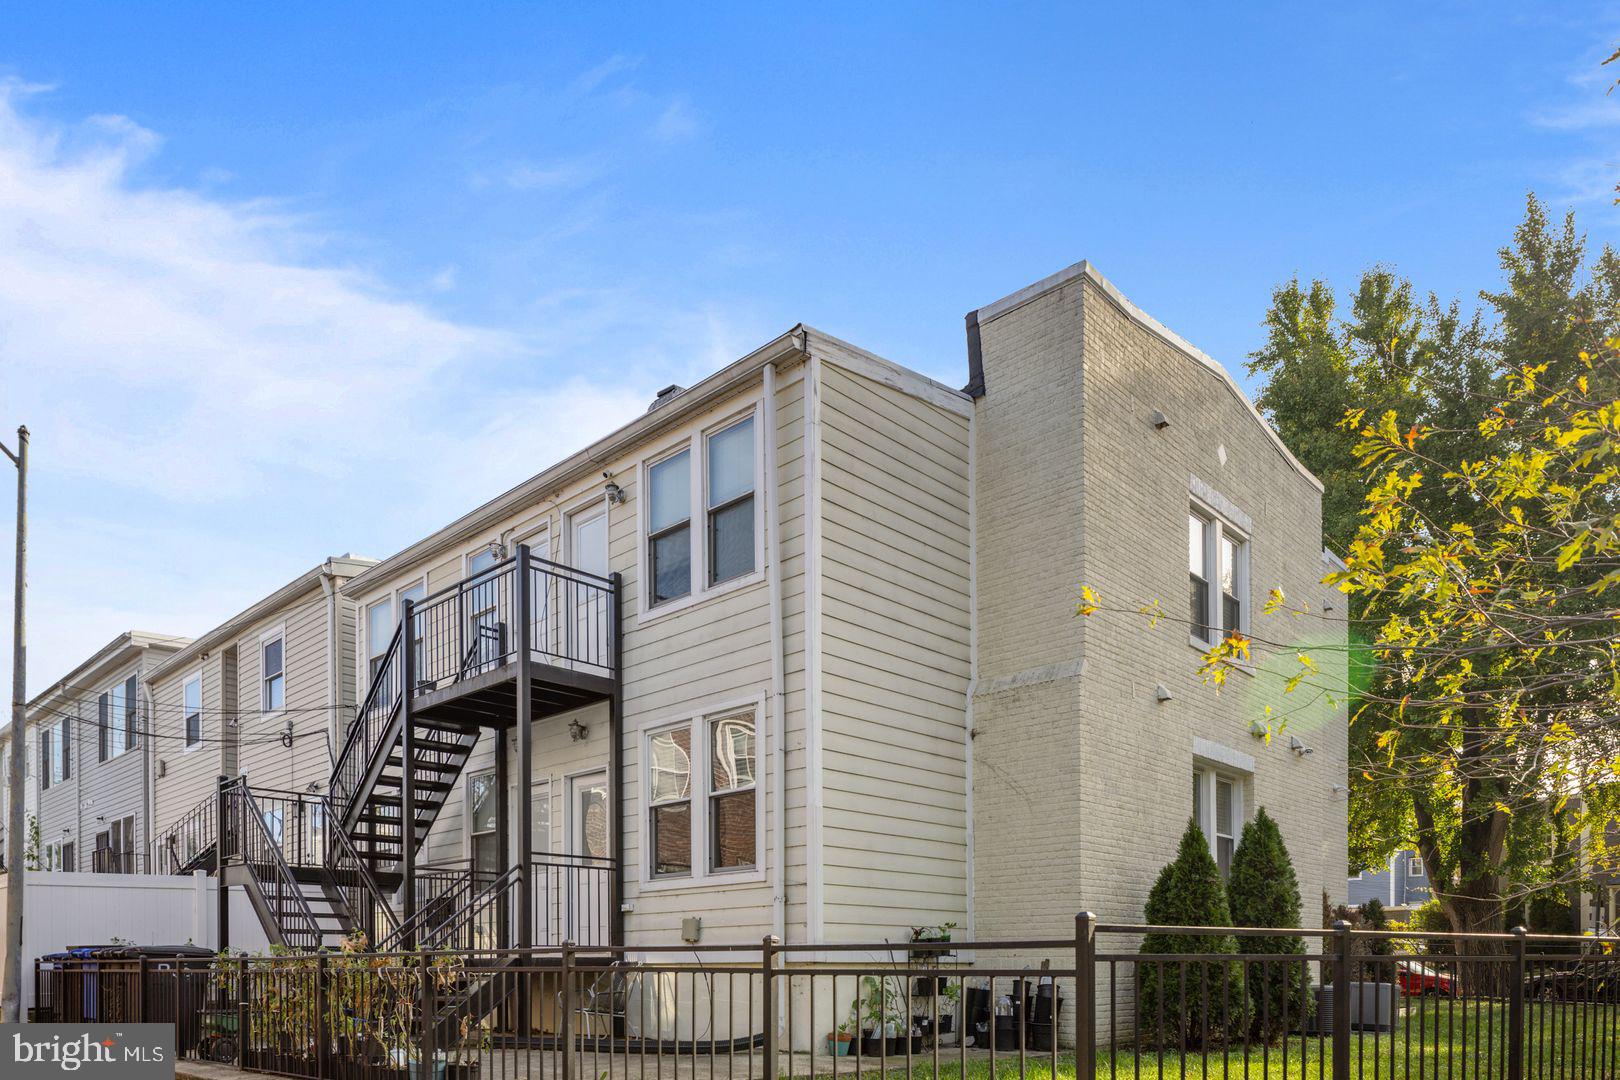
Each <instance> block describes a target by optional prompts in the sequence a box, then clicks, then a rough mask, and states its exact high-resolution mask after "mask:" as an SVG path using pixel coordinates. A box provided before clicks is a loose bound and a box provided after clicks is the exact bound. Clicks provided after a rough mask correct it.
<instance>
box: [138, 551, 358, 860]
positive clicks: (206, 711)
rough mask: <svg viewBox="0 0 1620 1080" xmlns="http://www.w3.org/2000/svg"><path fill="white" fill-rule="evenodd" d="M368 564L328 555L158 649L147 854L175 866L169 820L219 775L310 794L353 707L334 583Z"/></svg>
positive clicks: (325, 774)
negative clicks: (169, 648) (173, 646)
mask: <svg viewBox="0 0 1620 1080" xmlns="http://www.w3.org/2000/svg"><path fill="white" fill-rule="evenodd" d="M370 565H371V561H370V560H367V559H357V558H353V557H351V556H334V557H332V558H329V559H327V560H325V561H324V562H322V563H320V564H319V565H317V566H315V567H313V568H311V569H310V570H308V571H306V572H305V573H303V574H300V575H299V576H298V577H296V578H294V579H293V580H292V581H290V582H288V583H287V584H286V585H284V586H282V587H281V588H280V589H277V590H276V591H275V592H273V593H271V594H270V595H269V596H267V597H265V598H264V599H263V600H260V601H259V602H258V603H256V604H254V605H253V606H251V607H249V608H248V609H247V610H245V611H242V612H240V613H238V614H237V615H235V616H232V617H231V618H230V619H227V620H226V621H225V622H223V623H221V624H220V625H219V626H217V627H215V628H214V629H212V630H210V631H208V632H207V633H205V634H203V635H202V636H201V637H199V638H197V639H196V640H195V641H193V642H191V643H190V644H189V645H187V646H186V647H185V648H184V649H181V650H179V651H177V652H175V653H173V654H172V655H170V656H168V657H167V658H166V659H165V661H164V662H163V663H162V664H160V665H158V666H156V667H155V668H154V669H153V670H151V671H150V673H149V674H148V677H147V681H148V684H149V692H150V695H151V698H152V702H153V712H154V725H153V727H154V734H155V736H156V738H155V740H154V742H155V745H156V747H157V749H156V751H155V761H154V768H153V782H152V789H151V790H152V804H153V821H154V823H155V825H154V828H153V836H154V838H155V841H156V843H155V845H154V858H155V859H156V860H157V865H158V868H159V870H160V871H164V872H166V871H168V870H172V869H174V868H175V866H177V865H184V863H185V862H186V861H187V859H188V858H189V856H190V855H191V854H194V852H188V851H187V850H186V848H187V845H188V844H190V845H192V846H196V845H198V844H199V842H200V837H199V836H197V835H186V834H184V833H178V834H177V831H176V830H177V826H178V825H180V823H181V822H183V821H185V820H186V819H187V815H188V814H189V813H190V812H191V811H192V810H193V809H194V808H196V807H197V806H198V805H199V804H201V803H203V802H204V801H205V800H208V799H210V798H212V795H213V793H214V791H215V789H216V787H217V784H218V780H219V777H221V776H229V777H235V776H240V775H246V776H247V777H248V778H249V780H250V782H251V783H252V784H253V786H254V787H255V788H256V789H261V788H262V789H267V790H272V791H293V792H305V791H321V790H324V789H325V787H326V784H327V782H328V780H329V778H330V774H331V763H332V752H333V750H332V748H333V744H334V742H335V740H336V739H337V738H338V737H339V735H340V734H341V732H342V731H343V730H344V728H346V726H347V719H346V718H347V717H349V716H352V715H353V711H354V704H355V702H354V687H355V683H356V675H355V672H354V669H353V664H354V656H355V652H354V634H355V609H354V604H353V603H352V602H350V601H349V600H347V599H345V598H344V597H343V596H342V594H341V592H340V589H341V588H342V586H343V585H344V583H346V582H347V581H348V580H349V579H350V578H351V577H353V576H354V575H356V574H358V573H360V572H362V571H363V570H365V569H366V568H367V567H368V566H370Z"/></svg>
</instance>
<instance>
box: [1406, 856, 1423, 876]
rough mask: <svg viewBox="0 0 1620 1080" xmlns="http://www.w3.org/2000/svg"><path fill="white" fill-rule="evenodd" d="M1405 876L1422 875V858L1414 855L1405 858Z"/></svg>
mask: <svg viewBox="0 0 1620 1080" xmlns="http://www.w3.org/2000/svg"><path fill="white" fill-rule="evenodd" d="M1406 876H1407V877H1409V878H1420V877H1422V876H1423V860H1422V859H1421V858H1419V857H1418V856H1416V855H1413V856H1412V857H1411V858H1409V859H1407V860H1406Z"/></svg>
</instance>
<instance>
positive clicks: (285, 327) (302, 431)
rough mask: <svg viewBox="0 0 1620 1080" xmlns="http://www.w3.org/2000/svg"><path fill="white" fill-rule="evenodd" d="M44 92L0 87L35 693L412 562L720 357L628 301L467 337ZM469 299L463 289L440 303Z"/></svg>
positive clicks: (5, 368) (7, 319)
mask: <svg viewBox="0 0 1620 1080" xmlns="http://www.w3.org/2000/svg"><path fill="white" fill-rule="evenodd" d="M603 77H604V78H605V77H606V76H605V75H604V76H603ZM41 92H42V91H41V90H40V89H39V88H31V87H25V86H22V85H20V84H17V83H15V82H13V83H7V84H0V402H3V403H4V406H5V408H4V413H3V415H0V429H3V428H6V427H7V426H9V425H10V424H12V423H15V422H16V421H17V420H19V419H25V420H26V421H27V423H28V424H29V426H30V428H31V429H32V430H33V432H34V441H33V449H34V484H35V491H36V503H35V507H36V509H35V514H34V515H33V522H32V524H33V530H34V551H35V553H36V555H35V559H34V563H33V570H32V574H31V581H32V585H31V589H30V597H31V608H32V612H33V615H32V618H31V620H30V625H31V630H32V639H33V640H32V643H31V646H32V647H31V650H30V660H31V663H30V668H31V669H32V670H31V673H30V685H31V687H32V688H33V689H34V690H36V691H37V690H38V689H39V688H40V687H41V686H43V685H45V683H46V682H47V680H50V679H53V678H56V677H59V676H60V675H61V673H63V672H65V671H66V670H67V669H69V668H71V667H72V666H73V665H74V664H77V663H78V662H80V661H81V660H83V659H84V658H85V657H87V656H88V655H89V654H90V653H91V652H92V651H93V650H94V649H96V648H98V647H99V646H100V645H102V644H103V643H105V642H106V641H107V640H109V639H111V638H112V637H113V636H114V635H115V634H117V633H119V632H121V631H122V630H126V629H130V628H139V629H147V630H153V631H158V632H163V633H174V634H182V635H190V634H196V633H200V632H202V631H204V630H206V629H207V628H208V627H210V626H212V625H214V624H215V623H217V622H218V621H219V620H220V619H222V618H224V617H227V616H229V615H230V614H232V613H233V612H235V611H237V610H240V609H241V608H242V607H245V606H246V605H247V604H249V603H251V602H253V601H254V600H256V599H258V598H259V597H261V596H263V595H265V594H266V593H268V592H269V591H271V590H272V589H274V588H275V587H277V586H279V585H280V584H282V583H283V582H285V581H287V580H289V579H290V578H291V577H293V576H294V575H296V574H297V573H300V572H302V571H303V570H305V569H308V568H309V567H310V566H312V565H314V564H315V563H317V562H318V561H319V560H320V559H322V558H323V557H325V556H326V555H328V554H333V553H337V552H341V551H344V550H347V549H351V548H358V549H362V553H365V554H372V555H386V554H388V553H389V550H385V549H392V548H393V547H396V546H399V545H402V544H404V543H408V542H410V541H411V540H414V539H415V538H416V537H417V536H418V535H420V534H421V533H422V532H425V531H428V530H430V529H433V528H436V527H438V526H439V525H442V524H444V523H445V521H447V520H448V519H449V518H450V517H452V516H454V515H457V514H460V513H462V512H464V511H466V510H468V509H470V508H471V507H472V506H474V505H476V504H477V502H478V501H481V499H482V498H485V497H487V496H488V495H490V494H493V493H495V492H498V491H500V490H503V489H504V488H506V487H508V486H510V485H512V484H514V483H517V482H519V481H521V480H522V479H524V478H526V477H527V476H529V475H531V474H533V473H534V472H536V471H538V470H539V469H541V468H543V467H544V466H546V465H549V464H550V463H552V462H553V461H556V460H558V459H560V458H561V457H563V456H566V455H567V454H569V453H572V452H573V451H575V450H577V449H579V448H580V447H581V446H583V445H585V444H586V443H588V442H589V441H591V440H592V439H594V438H596V437H598V436H600V435H602V434H604V433H606V432H607V431H608V430H611V429H612V428H613V427H615V426H617V425H618V424H620V423H623V422H624V421H625V420H627V419H629V418H631V417H632V416H634V415H636V414H637V413H639V412H640V411H641V410H642V409H643V408H644V407H645V405H646V399H647V397H648V395H649V394H650V392H651V389H652V388H654V387H656V386H657V385H661V383H660V381H659V380H660V379H663V378H664V377H665V375H667V370H666V369H668V368H669V367H670V366H671V365H673V364H675V363H677V362H678V359H677V358H682V357H684V358H685V359H686V360H690V359H691V358H692V356H691V354H690V353H687V351H686V349H687V347H686V344H685V343H686V342H688V341H692V340H697V341H703V340H704V339H705V337H706V336H710V335H712V331H711V329H710V327H709V323H711V322H714V321H715V317H714V316H711V315H707V314H699V315H694V316H691V317H690V318H686V317H685V316H683V315H681V314H680V313H679V312H673V313H672V311H671V310H670V309H669V308H668V307H660V306H659V305H658V304H650V303H647V302H646V298H645V297H643V296H641V295H638V294H637V293H636V291H635V290H634V289H632V288H629V287H627V288H626V289H625V290H623V291H621V292H614V293H607V294H603V293H590V292H586V293H582V294H580V295H576V296H564V297H547V298H540V299H537V300H536V301H534V308H533V309H532V310H539V309H540V308H542V307H544V308H546V309H547V313H548V314H547V318H546V319H545V321H544V327H545V328H544V331H543V334H542V333H540V332H525V331H522V330H514V329H506V328H491V327H485V326H475V325H468V324H466V323H464V322H460V321H457V320H455V319H453V318H450V317H447V316H446V315H444V314H441V313H439V312H435V311H434V310H432V309H431V308H429V307H427V306H424V305H423V304H422V303H420V302H417V301H415V300H412V299H409V298H405V297H403V296H401V295H399V294H397V293H396V292H394V291H392V290H391V289H390V288H389V286H388V285H387V283H385V282H382V281H379V280H377V279H376V278H375V277H374V276H373V275H371V274H368V273H367V272H365V271H364V270H362V269H359V268H356V267H352V266H344V265H336V264H333V263H332V262H331V261H330V258H329V256H328V257H325V258H323V253H324V252H325V251H327V250H328V248H329V246H330V244H329V241H330V236H329V235H327V234H324V233H323V232H322V231H321V229H319V228H317V227H316V226H315V225H314V224H312V221H311V220H310V219H309V218H307V217H304V216H300V215H299V214H297V213H295V212H293V210H292V209H290V208H289V207H288V206H286V205H283V204H278V203H274V202H264V201H259V202H248V201H230V200H229V199H228V198H226V197H225V196H223V195H220V194H218V193H214V192H210V191H207V190H205V189H203V188H197V189H188V188H182V187H176V186H157V185H152V184H146V183H143V182H142V180H141V177H142V176H144V175H145V174H144V172H143V171H142V169H141V166H142V163H143V162H146V161H149V160H150V159H151V158H152V157H153V155H156V154H158V153H160V152H161V147H162V139H161V137H160V136H159V135H158V134H157V133H154V132H152V131H149V130H147V129H145V128H143V127H141V126H140V125H138V124H136V123H134V122H133V121H131V120H129V119H127V118H124V117H117V116H97V117H93V118H90V119H86V120H81V121H79V122H76V123H60V122H53V121H47V120H44V119H41V118H40V117H39V116H38V115H36V113H37V110H36V109H34V106H35V105H36V104H38V102H37V100H36V99H35V97H34V95H36V94H38V93H41ZM456 285H457V269H456V267H454V266H446V267H444V268H443V269H442V270H441V271H439V272H438V273H437V274H436V275H433V277H432V279H431V281H429V282H428V283H427V284H426V285H425V286H423V287H422V291H423V292H424V293H426V294H431V293H433V292H434V291H435V290H440V291H442V290H449V289H454V288H455V287H456ZM683 319H684V320H685V321H683ZM722 322H723V320H722ZM626 340H631V341H634V342H635V345H634V347H630V348H625V347H622V343H623V342H624V341H626ZM695 351H696V350H694V352H695ZM603 355H611V356H613V358H614V363H613V364H612V365H611V367H610V366H609V365H606V364H603V365H601V366H593V365H592V364H591V357H593V356H603ZM559 372H560V373H559ZM665 381H667V380H665ZM9 490H10V477H9V473H8V472H4V471H0V502H4V501H8V500H9V495H7V494H5V493H6V492H9ZM6 526H9V517H7V518H6V519H5V520H4V524H0V531H4V528H5V527H6ZM8 555H9V544H7V543H5V542H4V538H3V537H0V561H4V558H5V557H6V556H8ZM9 582H10V574H9V573H0V589H5V587H6V586H8V585H9ZM9 611H10V597H9V590H6V591H0V613H4V614H5V615H6V617H7V618H9ZM0 651H4V652H5V653H6V654H7V655H6V656H0V682H4V681H5V680H6V679H7V678H9V673H8V672H7V670H6V661H7V659H9V649H6V650H0Z"/></svg>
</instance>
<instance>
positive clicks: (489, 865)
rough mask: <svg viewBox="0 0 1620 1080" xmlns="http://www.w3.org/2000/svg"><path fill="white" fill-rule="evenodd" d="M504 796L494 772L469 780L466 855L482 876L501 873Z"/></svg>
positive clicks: (490, 771)
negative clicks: (501, 821)
mask: <svg viewBox="0 0 1620 1080" xmlns="http://www.w3.org/2000/svg"><path fill="white" fill-rule="evenodd" d="M500 820H501V795H500V789H499V786H498V785H497V784H496V782H495V770H493V769H489V770H486V771H484V772H478V773H474V774H473V775H472V776H470V777H468V778H467V847H468V852H467V854H468V855H469V856H471V857H472V863H473V869H474V870H475V871H477V872H479V873H481V874H499V873H500V872H501V870H502V862H503V859H502V855H501V849H500Z"/></svg>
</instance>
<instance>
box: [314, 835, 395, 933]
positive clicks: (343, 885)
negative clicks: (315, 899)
mask: <svg viewBox="0 0 1620 1080" xmlns="http://www.w3.org/2000/svg"><path fill="white" fill-rule="evenodd" d="M326 828H327V834H328V835H327V839H326V871H327V873H328V874H330V875H331V878H332V883H333V884H334V885H335V886H336V887H337V890H338V894H339V895H340V896H341V897H342V898H343V905H344V908H345V909H346V911H347V914H348V917H349V920H350V927H349V930H350V933H353V932H355V931H359V932H360V933H362V934H364V935H365V940H366V941H367V942H370V943H372V944H373V946H374V947H381V945H380V943H381V942H383V941H386V940H388V939H390V938H391V937H392V935H393V934H394V932H395V931H396V930H397V929H398V928H399V916H398V915H396V914H395V913H394V906H393V904H392V903H391V902H390V901H389V899H388V896H387V894H385V893H384V892H383V890H382V888H381V887H380V886H379V885H378V884H377V879H376V878H375V877H374V876H372V873H371V869H370V867H369V866H368V865H367V864H366V860H364V859H363V858H361V857H360V853H359V852H358V851H356V850H355V847H354V843H353V842H352V841H351V840H350V839H349V836H348V834H347V833H345V832H344V831H343V827H342V825H341V823H339V822H338V821H337V819H336V818H335V817H334V816H333V813H332V811H331V809H330V804H328V812H327V815H326Z"/></svg>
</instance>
